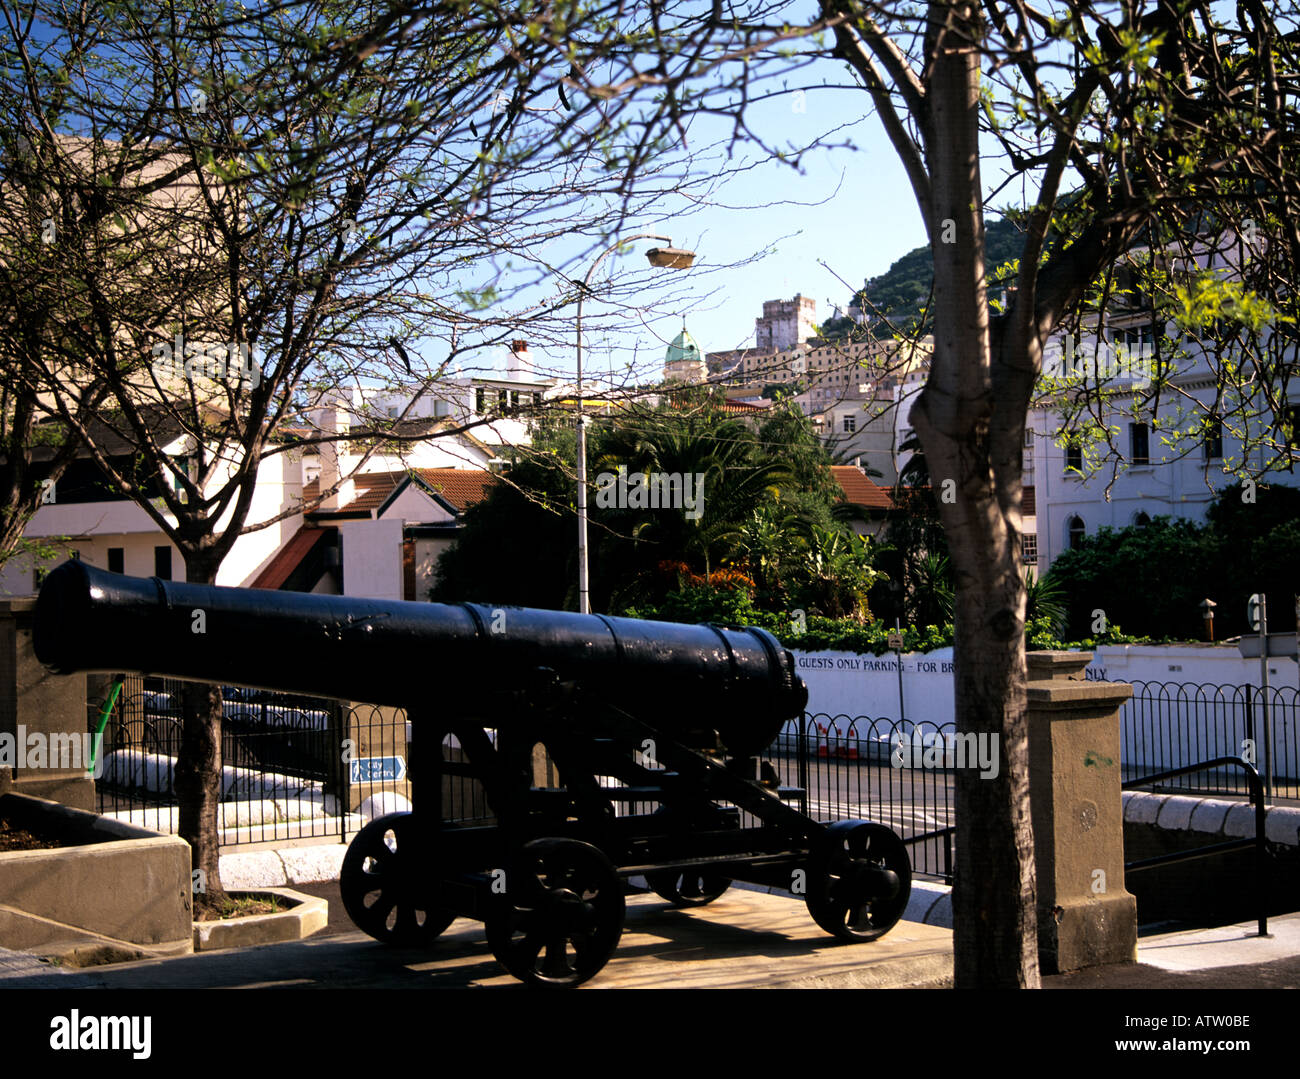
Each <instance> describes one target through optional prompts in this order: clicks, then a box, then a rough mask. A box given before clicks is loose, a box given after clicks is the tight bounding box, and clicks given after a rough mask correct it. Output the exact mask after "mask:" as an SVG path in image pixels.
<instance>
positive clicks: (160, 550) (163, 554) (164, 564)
mask: <svg viewBox="0 0 1300 1079" xmlns="http://www.w3.org/2000/svg"><path fill="white" fill-rule="evenodd" d="M153 575H154V576H155V577H160V578H161V579H162V580H164V581H170V580H171V579H172V549H171V547H169V546H165V547H155V548H154V549H153Z"/></svg>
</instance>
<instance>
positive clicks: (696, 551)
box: [596, 413, 791, 595]
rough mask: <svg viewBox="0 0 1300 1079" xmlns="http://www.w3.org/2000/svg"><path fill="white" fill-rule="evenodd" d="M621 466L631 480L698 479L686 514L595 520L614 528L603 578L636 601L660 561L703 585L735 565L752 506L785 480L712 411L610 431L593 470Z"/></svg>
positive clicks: (667, 511)
mask: <svg viewBox="0 0 1300 1079" xmlns="http://www.w3.org/2000/svg"><path fill="white" fill-rule="evenodd" d="M619 466H623V467H624V468H626V470H627V472H628V474H629V475H631V474H633V473H636V472H643V473H651V474H654V473H659V474H669V475H678V476H682V477H692V478H698V479H699V487H698V491H699V496H700V497H699V501H698V504H697V505H696V506H694V507H693V508H692V509H691V510H689V511H688V509H687V508H686V507H685V506H680V507H668V508H665V507H660V508H658V509H627V508H623V509H616V510H607V511H606V512H605V513H604V514H602V515H601V518H602V523H604V524H606V525H608V526H609V528H610V529H611V530H612V531H611V533H609V534H607V535H606V536H605V538H604V541H603V542H602V543H601V554H602V557H603V559H604V560H605V562H606V567H605V568H606V571H607V576H606V580H607V581H615V582H618V586H617V591H619V592H629V591H630V592H631V593H633V594H636V593H640V594H642V595H643V594H644V592H645V589H646V586H647V584H648V583H649V581H648V578H649V577H651V576H653V574H652V571H651V569H650V567H652V566H655V565H657V564H658V563H660V562H663V561H679V562H684V563H686V564H687V566H688V567H690V568H691V569H692V570H693V571H697V572H702V573H703V574H704V576H705V578H706V579H707V577H708V575H709V573H710V572H711V571H712V569H713V568H714V567H716V566H719V565H722V564H723V563H725V562H727V561H734V560H735V558H736V557H737V556H738V555H739V554H740V541H741V537H742V535H743V532H744V529H745V526H746V523H747V522H748V521H749V519H750V518H751V516H752V514H753V511H754V509H755V507H756V506H760V505H762V504H763V503H765V502H768V501H770V500H771V499H772V498H773V497H774V495H775V494H776V492H777V491H778V490H779V489H780V488H781V487H782V486H783V485H786V484H789V483H790V481H791V475H790V471H789V469H788V468H787V466H786V465H785V463H784V462H782V461H781V460H779V459H777V458H774V457H767V456H764V455H763V454H761V453H760V452H759V447H758V443H757V440H756V439H755V437H754V434H753V432H752V431H750V429H749V428H748V427H747V426H745V424H744V423H742V422H741V421H739V420H735V419H730V418H725V417H718V416H717V415H716V414H711V413H703V414H694V415H690V416H685V417H682V416H678V415H672V414H667V413H652V414H651V415H649V416H647V417H645V418H644V419H641V420H639V421H638V422H636V423H625V424H624V425H623V426H620V427H619V428H616V429H614V430H612V431H609V432H608V433H606V434H605V435H604V436H603V437H602V438H601V440H600V446H599V450H598V452H597V454H596V470H597V471H598V472H599V471H604V472H607V473H614V472H616V471H617V470H618V468H619ZM629 539H630V540H631V541H632V542H631V543H630V544H629V542H628V540H629ZM647 563H648V564H649V565H647ZM611 590H614V589H611Z"/></svg>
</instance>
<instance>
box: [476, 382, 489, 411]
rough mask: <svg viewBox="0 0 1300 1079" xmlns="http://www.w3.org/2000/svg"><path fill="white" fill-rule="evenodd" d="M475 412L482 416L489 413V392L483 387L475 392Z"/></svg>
mask: <svg viewBox="0 0 1300 1079" xmlns="http://www.w3.org/2000/svg"><path fill="white" fill-rule="evenodd" d="M474 411H475V412H477V413H478V414H479V415H480V416H481V415H483V413H485V412H486V411H487V390H485V389H484V388H483V387H482V386H479V387H478V388H477V389H476V390H475V391H474Z"/></svg>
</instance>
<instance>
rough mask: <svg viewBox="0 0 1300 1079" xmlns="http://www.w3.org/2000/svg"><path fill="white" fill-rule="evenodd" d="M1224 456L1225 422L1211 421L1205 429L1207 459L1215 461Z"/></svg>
mask: <svg viewBox="0 0 1300 1079" xmlns="http://www.w3.org/2000/svg"><path fill="white" fill-rule="evenodd" d="M1222 456H1223V424H1222V423H1221V422H1220V421H1218V420H1213V421H1211V423H1210V425H1209V426H1208V427H1207V428H1206V429H1205V459H1206V460H1207V461H1213V460H1216V459H1217V458H1220V457H1222Z"/></svg>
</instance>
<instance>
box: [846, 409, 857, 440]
mask: <svg viewBox="0 0 1300 1079" xmlns="http://www.w3.org/2000/svg"><path fill="white" fill-rule="evenodd" d="M857 429H858V418H857V416H854V415H853V414H852V413H849V412H846V413H845V414H844V433H845V434H846V435H847V434H852V433H853V432H854V431H856V430H857Z"/></svg>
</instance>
